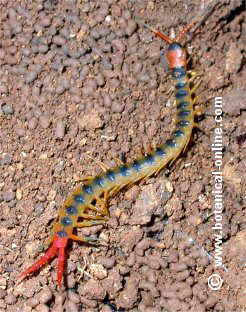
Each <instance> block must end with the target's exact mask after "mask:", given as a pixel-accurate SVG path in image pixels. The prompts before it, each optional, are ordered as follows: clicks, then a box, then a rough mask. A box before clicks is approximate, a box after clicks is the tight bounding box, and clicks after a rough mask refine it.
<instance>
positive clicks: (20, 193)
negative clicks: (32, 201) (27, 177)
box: [16, 189, 22, 200]
mask: <svg viewBox="0 0 246 312" xmlns="http://www.w3.org/2000/svg"><path fill="white" fill-rule="evenodd" d="M16 199H17V200H21V199H22V190H21V189H17V190H16Z"/></svg>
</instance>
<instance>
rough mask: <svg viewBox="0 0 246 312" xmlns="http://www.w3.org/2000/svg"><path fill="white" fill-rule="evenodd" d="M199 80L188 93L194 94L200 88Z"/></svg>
mask: <svg viewBox="0 0 246 312" xmlns="http://www.w3.org/2000/svg"><path fill="white" fill-rule="evenodd" d="M201 82H202V81H201V80H199V81H198V82H197V83H196V84H195V85H194V86H193V87H192V88H191V89H190V93H191V94H194V93H195V92H196V90H197V88H198V87H199V86H200V84H201Z"/></svg>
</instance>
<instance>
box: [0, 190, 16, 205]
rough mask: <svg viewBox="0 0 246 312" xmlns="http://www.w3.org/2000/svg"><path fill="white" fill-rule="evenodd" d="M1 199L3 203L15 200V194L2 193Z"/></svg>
mask: <svg viewBox="0 0 246 312" xmlns="http://www.w3.org/2000/svg"><path fill="white" fill-rule="evenodd" d="M2 198H3V200H4V201H6V202H10V201H11V200H14V199H15V192H13V191H6V192H3V194H2Z"/></svg>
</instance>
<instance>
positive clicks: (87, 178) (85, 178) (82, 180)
mask: <svg viewBox="0 0 246 312" xmlns="http://www.w3.org/2000/svg"><path fill="white" fill-rule="evenodd" d="M94 178H95V177H93V176H85V177H81V178H78V180H77V181H80V182H90V181H91V180H93V179H94Z"/></svg>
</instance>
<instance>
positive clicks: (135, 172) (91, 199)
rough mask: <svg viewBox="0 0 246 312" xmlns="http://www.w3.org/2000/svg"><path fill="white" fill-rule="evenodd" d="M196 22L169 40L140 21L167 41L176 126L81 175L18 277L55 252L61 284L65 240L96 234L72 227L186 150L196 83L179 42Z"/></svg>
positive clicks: (99, 215)
mask: <svg viewBox="0 0 246 312" xmlns="http://www.w3.org/2000/svg"><path fill="white" fill-rule="evenodd" d="M195 23H196V21H194V22H192V23H190V24H189V25H188V26H186V27H185V28H183V30H182V31H180V33H179V34H178V36H177V38H176V39H171V38H169V37H168V36H166V35H164V34H163V33H161V32H160V31H158V30H155V29H154V28H152V27H151V26H149V25H148V24H145V23H144V24H143V25H144V26H146V27H147V28H148V29H150V30H151V31H152V32H153V33H154V34H155V35H156V36H157V37H159V38H161V39H162V40H164V41H165V42H166V43H167V44H168V47H167V50H166V54H165V56H166V59H167V63H168V66H169V70H170V74H171V77H172V80H173V81H174V90H175V91H174V93H175V102H176V109H177V114H176V122H175V129H174V131H173V132H172V134H171V136H170V137H169V139H167V140H166V141H165V143H163V144H162V145H160V146H158V147H157V148H155V149H153V150H152V151H151V152H149V153H145V154H144V155H143V156H140V157H139V158H136V159H135V160H134V161H132V162H129V163H122V164H120V165H119V166H115V167H112V168H106V169H105V170H104V171H103V172H102V173H101V174H99V175H97V176H94V177H88V178H86V179H85V181H84V183H83V185H81V186H79V187H77V188H76V189H75V190H74V191H73V192H72V194H71V195H70V196H69V197H68V198H67V199H66V201H65V202H64V204H63V206H62V207H61V208H60V210H59V214H58V217H57V220H56V222H55V223H54V225H53V229H52V231H51V235H50V238H49V241H48V246H49V247H48V249H47V251H46V252H45V254H44V255H43V256H42V257H41V258H40V259H39V260H37V261H36V262H35V263H34V264H33V265H31V266H30V267H28V268H27V269H26V270H25V271H24V272H22V273H21V275H20V277H19V280H20V281H22V280H23V279H25V278H26V277H27V276H29V275H30V274H32V273H34V272H36V271H38V270H39V269H40V268H41V267H42V266H44V265H45V264H47V263H48V262H50V261H51V260H52V259H53V258H55V257H56V256H57V284H58V286H59V287H61V286H62V284H63V276H64V271H65V263H66V249H67V246H68V242H69V241H77V242H83V243H89V244H93V243H96V238H92V237H88V236H78V235H76V233H75V230H76V228H83V227H89V226H93V225H98V224H103V223H104V222H106V221H107V220H108V218H109V209H108V203H109V200H110V199H111V198H112V197H113V196H115V195H116V194H118V193H119V191H121V190H122V189H124V188H126V187H130V186H132V185H133V184H135V183H138V182H140V181H143V180H146V179H147V178H149V177H151V176H153V175H154V174H157V173H158V172H159V171H160V170H162V169H163V168H165V167H166V166H167V165H170V164H172V163H173V162H174V161H175V160H176V159H177V158H178V157H179V155H180V154H181V153H182V152H183V151H184V150H185V149H186V147H187V146H188V144H189V142H190V139H191V136H192V132H193V129H194V128H195V127H197V123H196V122H195V118H196V115H197V111H196V109H195V102H196V100H197V97H196V96H195V91H196V88H197V85H196V84H194V83H193V81H194V78H195V77H196V76H197V74H196V73H194V72H191V71H189V70H188V69H187V65H188V61H187V53H186V50H185V48H184V47H183V46H182V45H181V43H180V42H181V40H182V39H183V37H184V35H185V33H186V32H188V30H190V28H191V27H192V25H194V24H195Z"/></svg>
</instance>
